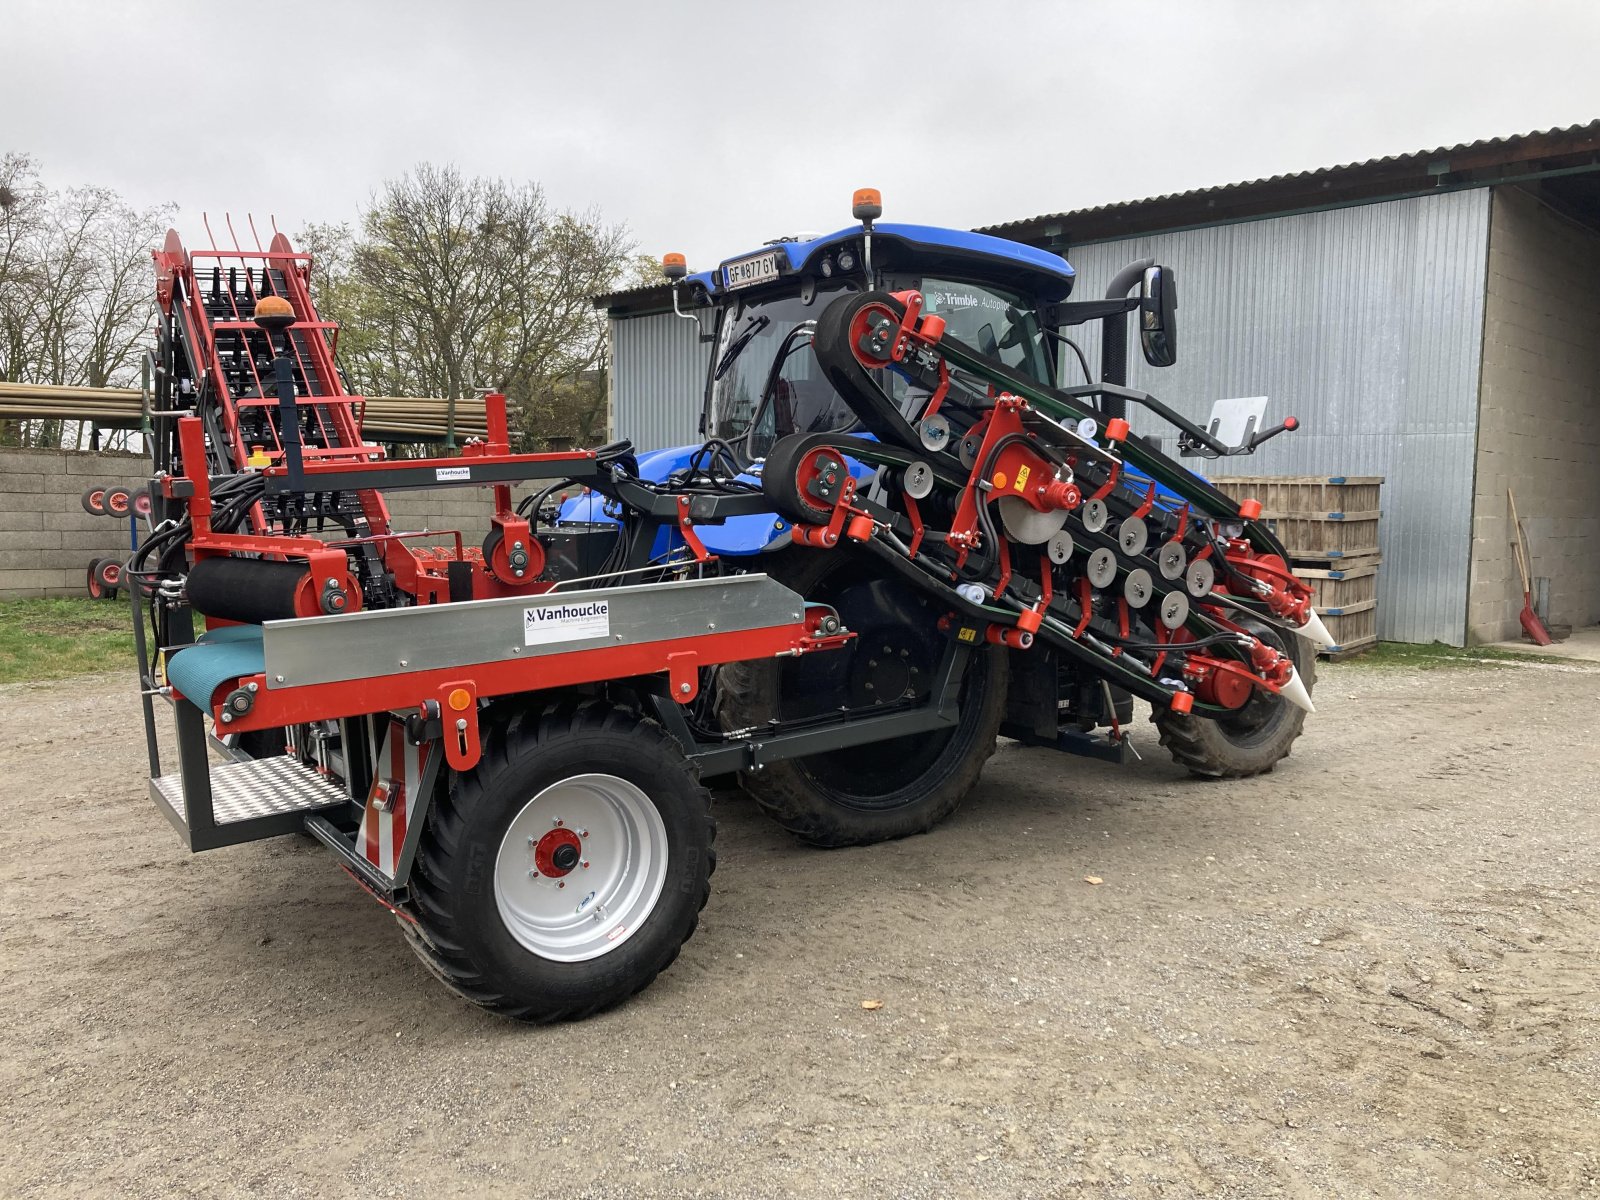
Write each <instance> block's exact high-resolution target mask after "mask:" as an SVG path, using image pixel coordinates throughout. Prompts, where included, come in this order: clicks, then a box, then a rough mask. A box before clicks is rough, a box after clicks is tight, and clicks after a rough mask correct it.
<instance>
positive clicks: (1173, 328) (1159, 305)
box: [1139, 267, 1178, 367]
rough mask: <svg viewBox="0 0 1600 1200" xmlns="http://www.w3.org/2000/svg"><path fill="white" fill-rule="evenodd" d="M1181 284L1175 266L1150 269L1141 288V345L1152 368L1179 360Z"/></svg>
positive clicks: (1168, 364)
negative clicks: (1175, 274)
mask: <svg viewBox="0 0 1600 1200" xmlns="http://www.w3.org/2000/svg"><path fill="white" fill-rule="evenodd" d="M1177 307H1178V281H1177V279H1176V277H1175V276H1174V275H1173V272H1172V268H1171V267H1146V268H1145V272H1144V278H1143V280H1142V281H1141V283H1140V285H1139V342H1140V344H1141V345H1142V346H1143V347H1144V360H1145V362H1147V363H1149V364H1150V365H1151V366H1152V367H1170V366H1171V365H1172V364H1173V363H1175V362H1177V361H1178V318H1177V314H1176V310H1177Z"/></svg>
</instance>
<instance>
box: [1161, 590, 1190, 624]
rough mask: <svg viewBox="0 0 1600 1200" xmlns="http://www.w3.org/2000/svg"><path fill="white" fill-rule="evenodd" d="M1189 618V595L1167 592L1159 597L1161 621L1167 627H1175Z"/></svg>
mask: <svg viewBox="0 0 1600 1200" xmlns="http://www.w3.org/2000/svg"><path fill="white" fill-rule="evenodd" d="M1188 619H1189V597H1187V596H1185V595H1184V594H1183V593H1182V592H1168V593H1167V594H1166V595H1165V596H1163V597H1162V598H1161V623H1162V624H1163V625H1165V626H1166V627H1167V628H1168V629H1177V628H1178V627H1180V626H1181V625H1182V624H1183V623H1184V622H1185V621H1187V620H1188Z"/></svg>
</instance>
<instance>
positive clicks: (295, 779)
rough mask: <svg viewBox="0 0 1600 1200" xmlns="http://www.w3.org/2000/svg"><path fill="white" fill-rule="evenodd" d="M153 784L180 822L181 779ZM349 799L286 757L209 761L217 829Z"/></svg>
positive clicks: (168, 777) (166, 778) (163, 779)
mask: <svg viewBox="0 0 1600 1200" xmlns="http://www.w3.org/2000/svg"><path fill="white" fill-rule="evenodd" d="M154 783H155V785H156V788H157V789H158V790H159V791H160V792H161V795H162V797H163V798H164V799H165V800H166V802H167V803H168V804H169V805H170V806H171V807H172V811H173V812H175V813H176V814H177V815H178V817H179V819H180V820H181V819H183V817H184V812H185V809H184V806H183V779H182V777H181V776H178V775H162V776H160V777H158V778H157V779H155V780H154ZM348 799H349V798H348V797H347V796H346V795H345V794H344V789H343V788H341V787H339V786H338V785H337V784H335V783H333V782H331V781H330V780H328V779H326V778H324V777H323V776H321V775H319V774H317V772H316V770H315V769H314V768H312V767H308V766H305V765H304V764H303V763H301V762H300V761H299V760H297V759H295V758H292V757H290V756H289V755H287V754H280V755H277V756H275V757H273V758H261V759H257V760H256V761H254V762H243V763H214V764H212V767H211V807H212V811H213V813H214V814H215V816H216V822H217V824H218V825H233V824H236V823H238V822H240V821H248V820H251V819H252V818H254V817H271V816H276V815H278V814H280V813H291V812H309V811H311V810H312V809H317V808H327V807H328V806H329V805H335V804H344V803H346V802H347V800H348Z"/></svg>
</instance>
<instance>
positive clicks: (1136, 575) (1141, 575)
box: [1122, 567, 1156, 608]
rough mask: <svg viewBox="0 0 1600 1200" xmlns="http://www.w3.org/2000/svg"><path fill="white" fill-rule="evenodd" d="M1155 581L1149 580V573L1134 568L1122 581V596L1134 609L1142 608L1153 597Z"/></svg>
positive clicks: (1141, 568) (1139, 568)
mask: <svg viewBox="0 0 1600 1200" xmlns="http://www.w3.org/2000/svg"><path fill="white" fill-rule="evenodd" d="M1155 590H1156V588H1155V581H1154V580H1153V579H1151V578H1150V572H1149V571H1146V570H1145V569H1144V568H1143V567H1135V568H1134V569H1133V570H1131V571H1129V572H1128V577H1127V578H1126V579H1124V580H1123V581H1122V595H1123V598H1124V599H1126V600H1127V602H1128V603H1129V604H1131V605H1133V607H1134V608H1143V607H1144V606H1145V605H1146V604H1149V603H1150V597H1151V596H1153V595H1155Z"/></svg>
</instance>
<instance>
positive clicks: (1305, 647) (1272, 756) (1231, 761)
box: [1150, 621, 1317, 779]
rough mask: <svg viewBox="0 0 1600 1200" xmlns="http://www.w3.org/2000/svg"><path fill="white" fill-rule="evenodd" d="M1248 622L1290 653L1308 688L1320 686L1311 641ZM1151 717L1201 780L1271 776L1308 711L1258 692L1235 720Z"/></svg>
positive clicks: (1176, 756)
mask: <svg viewBox="0 0 1600 1200" xmlns="http://www.w3.org/2000/svg"><path fill="white" fill-rule="evenodd" d="M1243 624H1244V625H1245V627H1246V628H1248V629H1249V630H1250V632H1251V633H1253V634H1255V635H1256V636H1257V637H1259V638H1261V639H1262V640H1263V641H1265V642H1266V643H1267V644H1268V645H1270V646H1272V647H1273V648H1274V649H1276V650H1278V651H1280V652H1282V651H1287V652H1288V654H1289V657H1290V658H1291V659H1293V660H1294V666H1295V670H1296V671H1298V672H1299V673H1300V680H1301V682H1302V683H1304V684H1305V685H1306V691H1307V692H1310V691H1311V690H1312V689H1313V688H1314V687H1315V686H1316V682H1317V655H1316V651H1315V650H1314V649H1313V647H1312V645H1311V643H1310V642H1308V641H1306V640H1305V638H1302V637H1299V636H1297V635H1295V634H1292V633H1291V634H1279V633H1278V631H1277V630H1276V629H1273V628H1271V627H1269V626H1267V625H1266V624H1265V623H1263V622H1260V621H1245V622H1243ZM1285 642H1287V643H1289V644H1288V645H1285V644H1284V643H1285ZM1150 719H1151V720H1152V721H1153V722H1155V726H1156V729H1157V730H1158V731H1159V733H1160V737H1161V744H1162V745H1163V746H1165V747H1166V748H1167V752H1168V753H1169V754H1171V755H1172V758H1173V761H1174V762H1176V763H1177V764H1178V765H1179V766H1183V767H1187V768H1188V769H1189V774H1191V775H1195V776H1198V777H1199V778H1202V779H1245V778H1248V777H1249V776H1251V775H1264V774H1266V773H1267V772H1268V771H1270V770H1272V768H1273V767H1275V766H1277V765H1278V763H1279V762H1281V761H1282V760H1283V759H1285V758H1287V757H1288V756H1289V750H1290V748H1291V747H1292V746H1293V745H1294V741H1295V739H1296V738H1298V737H1299V736H1300V732H1301V730H1302V729H1303V728H1304V726H1305V723H1306V713H1305V710H1304V709H1300V708H1296V707H1295V706H1294V705H1292V704H1290V703H1289V702H1288V701H1287V700H1284V699H1282V698H1281V697H1278V696H1270V695H1266V694H1263V693H1260V692H1258V693H1257V694H1256V695H1255V696H1254V697H1252V698H1251V699H1250V700H1249V701H1248V702H1247V703H1246V704H1245V706H1244V708H1242V709H1240V711H1239V715H1238V716H1237V717H1235V718H1228V717H1223V718H1220V719H1216V720H1213V719H1211V718H1208V717H1197V716H1194V715H1193V714H1189V713H1175V712H1172V711H1170V710H1167V709H1158V710H1156V711H1155V712H1153V713H1151V715H1150Z"/></svg>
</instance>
